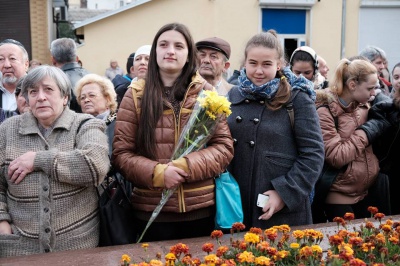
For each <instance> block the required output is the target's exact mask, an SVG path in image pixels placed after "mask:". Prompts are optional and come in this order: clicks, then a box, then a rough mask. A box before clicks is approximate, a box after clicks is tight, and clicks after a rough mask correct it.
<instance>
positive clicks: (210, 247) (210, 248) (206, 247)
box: [201, 243, 214, 253]
mask: <svg viewBox="0 0 400 266" xmlns="http://www.w3.org/2000/svg"><path fill="white" fill-rule="evenodd" d="M201 249H202V250H203V251H204V252H207V253H210V252H212V251H213V250H214V245H213V244H212V243H205V244H204V245H203V246H202V248H201Z"/></svg>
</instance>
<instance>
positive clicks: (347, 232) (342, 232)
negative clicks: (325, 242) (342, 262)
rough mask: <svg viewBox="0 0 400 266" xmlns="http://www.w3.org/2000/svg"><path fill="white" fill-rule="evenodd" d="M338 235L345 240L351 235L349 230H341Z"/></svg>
mask: <svg viewBox="0 0 400 266" xmlns="http://www.w3.org/2000/svg"><path fill="white" fill-rule="evenodd" d="M337 234H338V235H339V236H341V237H343V238H346V237H347V236H348V235H349V234H350V233H349V231H347V230H339V232H338V233H337Z"/></svg>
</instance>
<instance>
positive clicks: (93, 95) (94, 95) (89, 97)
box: [80, 94, 98, 102]
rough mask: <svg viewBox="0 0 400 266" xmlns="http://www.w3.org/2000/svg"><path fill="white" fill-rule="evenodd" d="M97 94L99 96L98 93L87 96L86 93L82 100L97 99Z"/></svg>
mask: <svg viewBox="0 0 400 266" xmlns="http://www.w3.org/2000/svg"><path fill="white" fill-rule="evenodd" d="M97 96H98V95H97V94H88V95H87V96H86V95H82V96H81V98H80V101H81V102H83V101H85V100H86V99H89V100H90V101H91V100H94V99H96V98H97Z"/></svg>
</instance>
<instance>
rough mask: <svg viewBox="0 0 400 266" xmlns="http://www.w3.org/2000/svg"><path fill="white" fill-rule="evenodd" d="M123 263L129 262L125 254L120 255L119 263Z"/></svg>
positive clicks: (129, 258) (129, 259)
mask: <svg viewBox="0 0 400 266" xmlns="http://www.w3.org/2000/svg"><path fill="white" fill-rule="evenodd" d="M124 262H127V263H129V262H131V257H129V256H128V255H126V254H124V255H122V256H121V263H124Z"/></svg>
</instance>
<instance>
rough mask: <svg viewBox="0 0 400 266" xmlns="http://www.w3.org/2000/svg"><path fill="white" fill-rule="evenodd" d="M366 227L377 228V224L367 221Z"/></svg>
mask: <svg viewBox="0 0 400 266" xmlns="http://www.w3.org/2000/svg"><path fill="white" fill-rule="evenodd" d="M365 228H368V229H372V228H375V226H374V224H373V223H372V222H370V221H367V222H366V223H365Z"/></svg>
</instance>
